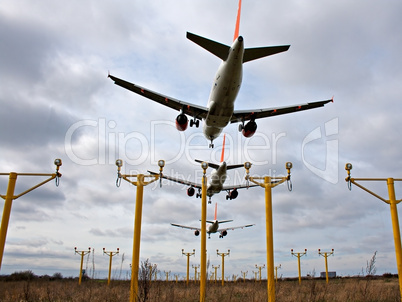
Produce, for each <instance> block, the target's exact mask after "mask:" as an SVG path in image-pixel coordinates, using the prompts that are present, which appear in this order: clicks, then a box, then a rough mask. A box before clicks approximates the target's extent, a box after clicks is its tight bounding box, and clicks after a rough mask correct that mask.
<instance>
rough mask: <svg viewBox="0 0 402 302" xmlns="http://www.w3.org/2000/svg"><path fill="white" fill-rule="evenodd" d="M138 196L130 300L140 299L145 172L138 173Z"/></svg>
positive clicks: (132, 301)
mask: <svg viewBox="0 0 402 302" xmlns="http://www.w3.org/2000/svg"><path fill="white" fill-rule="evenodd" d="M136 185H137V197H136V202H135V219H134V238H133V259H132V262H131V263H132V265H131V291H130V301H131V302H134V301H138V269H139V265H140V242H141V220H142V202H143V195H144V174H138V175H137V182H136Z"/></svg>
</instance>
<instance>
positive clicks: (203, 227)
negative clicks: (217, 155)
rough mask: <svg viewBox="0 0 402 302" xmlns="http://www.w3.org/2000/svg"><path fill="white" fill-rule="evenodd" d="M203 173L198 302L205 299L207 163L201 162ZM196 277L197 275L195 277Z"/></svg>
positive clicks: (202, 301)
mask: <svg viewBox="0 0 402 302" xmlns="http://www.w3.org/2000/svg"><path fill="white" fill-rule="evenodd" d="M202 167H203V170H204V175H203V176H202V187H201V276H200V302H204V301H205V293H206V292H205V283H206V276H207V225H206V224H207V222H206V220H207V177H206V175H205V172H206V168H208V164H207V163H202ZM195 278H196V279H197V277H195Z"/></svg>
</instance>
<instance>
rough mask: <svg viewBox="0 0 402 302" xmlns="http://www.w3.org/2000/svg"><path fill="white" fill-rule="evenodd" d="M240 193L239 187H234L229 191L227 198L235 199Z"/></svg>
mask: <svg viewBox="0 0 402 302" xmlns="http://www.w3.org/2000/svg"><path fill="white" fill-rule="evenodd" d="M238 195H239V192H237V189H233V190H232V191H229V192H228V195H226V200H228V199H230V200H232V199H235V198H236V197H237V196H238Z"/></svg>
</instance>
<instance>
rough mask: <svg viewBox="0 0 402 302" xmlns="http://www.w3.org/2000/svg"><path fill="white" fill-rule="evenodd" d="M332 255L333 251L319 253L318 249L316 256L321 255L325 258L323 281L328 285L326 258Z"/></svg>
mask: <svg viewBox="0 0 402 302" xmlns="http://www.w3.org/2000/svg"><path fill="white" fill-rule="evenodd" d="M333 254H334V249H332V251H331V252H321V250H320V249H318V255H321V256H323V257H324V258H325V279H326V282H327V284H328V282H329V276H328V256H331V255H333Z"/></svg>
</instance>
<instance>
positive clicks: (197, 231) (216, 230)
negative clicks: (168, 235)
mask: <svg viewBox="0 0 402 302" xmlns="http://www.w3.org/2000/svg"><path fill="white" fill-rule="evenodd" d="M217 211H218V204H217V203H215V215H214V220H213V221H211V220H207V222H208V223H210V224H211V225H210V226H209V227H208V229H207V234H208V238H211V234H212V233H220V234H219V238H223V237H225V236H226V235H227V234H228V230H235V229H243V228H248V227H252V226H253V225H255V224H247V225H242V226H236V227H231V228H223V229H220V228H219V224H220V223H227V222H231V221H233V220H222V221H218V219H217ZM171 225H172V226H175V227H179V228H183V229H190V230H194V235H195V236H198V235H200V231H201V228H195V227H189V226H185V225H180V224H174V223H171Z"/></svg>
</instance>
